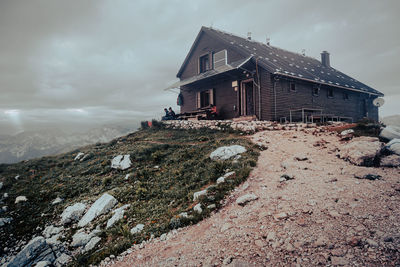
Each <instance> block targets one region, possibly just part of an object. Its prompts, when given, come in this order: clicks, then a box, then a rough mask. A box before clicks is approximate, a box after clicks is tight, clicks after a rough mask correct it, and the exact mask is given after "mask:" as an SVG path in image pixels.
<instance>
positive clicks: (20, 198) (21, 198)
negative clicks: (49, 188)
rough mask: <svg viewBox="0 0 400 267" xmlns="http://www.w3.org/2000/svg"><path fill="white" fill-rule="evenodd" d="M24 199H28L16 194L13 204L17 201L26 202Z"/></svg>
mask: <svg viewBox="0 0 400 267" xmlns="http://www.w3.org/2000/svg"><path fill="white" fill-rule="evenodd" d="M26 201H28V199H27V198H26V196H18V197H17V198H16V199H15V204H17V203H19V202H26Z"/></svg>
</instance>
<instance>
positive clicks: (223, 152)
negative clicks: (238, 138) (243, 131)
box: [210, 145, 246, 160]
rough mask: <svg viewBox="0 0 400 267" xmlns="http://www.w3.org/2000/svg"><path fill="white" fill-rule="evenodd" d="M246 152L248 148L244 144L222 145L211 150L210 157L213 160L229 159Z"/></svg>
mask: <svg viewBox="0 0 400 267" xmlns="http://www.w3.org/2000/svg"><path fill="white" fill-rule="evenodd" d="M244 152H246V148H245V147H243V146H239V145H233V146H222V147H219V148H217V149H216V150H214V151H213V152H211V154H210V158H211V159H212V160H227V159H230V158H232V157H234V156H236V155H238V154H241V153H244Z"/></svg>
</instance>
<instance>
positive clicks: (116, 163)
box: [111, 155, 132, 170]
mask: <svg viewBox="0 0 400 267" xmlns="http://www.w3.org/2000/svg"><path fill="white" fill-rule="evenodd" d="M131 166H132V162H131V156H130V155H118V156H116V157H114V158H113V159H112V161H111V168H113V169H119V170H126V169H129V168H130V167H131Z"/></svg>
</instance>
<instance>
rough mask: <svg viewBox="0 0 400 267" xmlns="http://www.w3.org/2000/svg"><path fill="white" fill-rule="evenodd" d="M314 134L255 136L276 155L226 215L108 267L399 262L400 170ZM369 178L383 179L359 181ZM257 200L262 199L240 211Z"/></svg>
mask: <svg viewBox="0 0 400 267" xmlns="http://www.w3.org/2000/svg"><path fill="white" fill-rule="evenodd" d="M308 130H309V132H308V133H306V132H303V131H265V132H259V133H257V134H255V135H253V136H252V137H251V138H252V139H253V140H254V141H255V142H257V143H264V144H265V145H266V146H268V149H267V150H265V151H262V152H261V155H260V157H259V160H258V163H257V167H256V168H255V169H254V170H253V172H252V173H251V174H250V177H249V179H248V180H247V182H245V183H244V184H242V185H241V186H240V187H239V188H237V189H236V190H235V191H234V192H232V194H231V195H230V196H228V197H227V198H226V200H225V203H224V206H223V207H222V208H221V209H220V210H219V211H218V212H216V213H214V214H212V215H211V217H210V218H207V219H205V220H203V221H201V222H200V223H198V224H197V225H194V226H190V227H186V228H183V229H180V230H178V231H175V233H171V234H169V235H168V236H167V239H166V240H163V241H161V240H160V238H157V239H155V240H152V241H151V242H149V243H146V244H145V245H144V246H142V248H140V247H139V246H138V245H136V246H134V247H132V249H130V250H129V251H128V252H126V253H125V254H126V255H124V256H118V257H117V258H115V259H114V260H109V261H107V262H103V263H102V264H101V265H112V266H225V265H229V266H253V265H254V266H291V265H293V266H315V265H334V266H336V265H345V266H396V265H399V264H400V252H399V250H400V210H399V204H400V170H399V169H398V168H397V169H396V168H366V167H358V166H354V165H351V164H350V163H348V162H345V161H343V160H342V159H339V158H337V157H336V154H337V148H338V147H340V146H341V144H340V142H339V138H338V137H337V136H336V135H334V134H333V133H315V132H314V133H312V131H314V130H312V129H308ZM285 174H286V176H285V177H287V178H294V179H291V180H286V181H282V180H283V179H281V176H282V175H285ZM365 174H378V175H381V176H382V179H381V180H365V179H356V178H355V177H354V176H355V175H356V176H361V177H362V176H363V175H365ZM250 193H253V194H255V195H256V196H257V197H258V199H257V200H254V201H251V202H248V203H247V204H246V205H245V206H240V205H238V204H236V202H235V201H236V199H237V198H238V197H240V196H243V195H245V194H250Z"/></svg>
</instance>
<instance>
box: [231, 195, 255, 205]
mask: <svg viewBox="0 0 400 267" xmlns="http://www.w3.org/2000/svg"><path fill="white" fill-rule="evenodd" d="M257 199H258V197H257V196H256V195H255V194H253V193H251V194H246V195H243V196H241V197H238V199H236V204H238V205H241V206H244V205H246V204H247V203H248V202H250V201H254V200H257Z"/></svg>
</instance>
